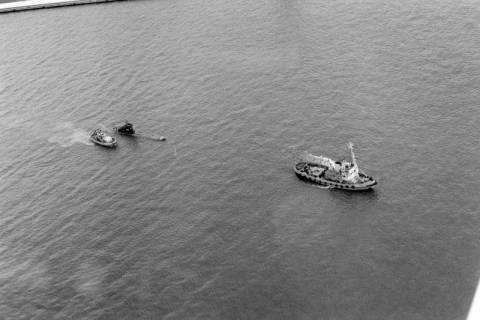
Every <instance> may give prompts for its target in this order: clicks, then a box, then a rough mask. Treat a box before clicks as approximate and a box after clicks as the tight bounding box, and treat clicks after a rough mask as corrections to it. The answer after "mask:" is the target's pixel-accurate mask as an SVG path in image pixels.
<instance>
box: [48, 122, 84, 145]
mask: <svg viewBox="0 0 480 320" xmlns="http://www.w3.org/2000/svg"><path fill="white" fill-rule="evenodd" d="M49 135H50V137H49V138H48V142H50V143H58V144H59V145H60V146H61V147H63V148H68V147H70V146H72V145H74V144H76V143H80V144H84V145H87V146H91V145H93V143H92V142H91V141H90V134H89V132H88V131H87V130H84V129H79V128H75V127H74V125H73V123H72V122H62V123H58V124H56V125H54V126H52V127H51V131H50V132H49Z"/></svg>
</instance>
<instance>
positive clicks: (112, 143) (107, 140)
mask: <svg viewBox="0 0 480 320" xmlns="http://www.w3.org/2000/svg"><path fill="white" fill-rule="evenodd" d="M90 140H92V142H94V143H96V144H98V145H101V146H104V147H109V148H115V147H116V146H117V140H116V139H115V138H114V137H112V136H109V135H108V134H106V133H105V132H103V131H102V130H100V129H95V130H93V132H92V134H91V135H90Z"/></svg>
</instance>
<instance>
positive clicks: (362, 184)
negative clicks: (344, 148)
mask: <svg viewBox="0 0 480 320" xmlns="http://www.w3.org/2000/svg"><path fill="white" fill-rule="evenodd" d="M349 149H350V154H351V157H352V162H349V161H346V160H343V161H341V162H340V161H334V160H332V159H329V158H327V157H322V156H314V155H312V154H307V155H306V157H305V158H306V159H305V161H302V162H298V163H297V164H295V166H294V167H293V170H294V171H295V174H296V175H297V176H298V177H299V178H300V179H302V180H306V181H309V182H313V183H315V184H318V185H321V186H325V187H330V188H335V189H343V190H351V191H360V190H368V189H371V188H372V187H373V186H375V185H376V184H377V181H376V180H375V179H374V178H372V177H370V176H368V175H366V174H365V173H363V172H362V171H360V170H359V169H358V165H357V162H356V160H355V155H354V153H353V145H352V144H351V143H350V144H349Z"/></svg>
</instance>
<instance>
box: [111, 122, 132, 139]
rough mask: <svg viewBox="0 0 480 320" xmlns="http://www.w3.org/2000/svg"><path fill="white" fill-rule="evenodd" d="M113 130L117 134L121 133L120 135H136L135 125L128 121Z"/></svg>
mask: <svg viewBox="0 0 480 320" xmlns="http://www.w3.org/2000/svg"><path fill="white" fill-rule="evenodd" d="M113 130H114V131H115V132H118V133H120V134H125V135H129V136H131V135H134V134H135V129H133V124H131V123H130V122H128V121H125V123H124V124H121V125H118V126H115V127H113Z"/></svg>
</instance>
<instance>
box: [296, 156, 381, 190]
mask: <svg viewBox="0 0 480 320" xmlns="http://www.w3.org/2000/svg"><path fill="white" fill-rule="evenodd" d="M305 166H310V167H314V168H318V169H319V170H320V171H322V169H323V170H324V168H321V167H320V166H315V165H314V166H311V165H309V164H307V163H306V162H299V163H297V164H296V165H295V166H294V167H293V170H294V171H295V174H296V175H297V177H299V178H300V179H302V180H305V181H308V182H311V183H314V184H318V185H321V186H325V187H330V188H335V189H342V190H349V191H362V190H369V189H371V188H373V186H375V185H376V184H377V181H375V180H374V179H373V178H370V179H368V180H367V181H366V182H361V183H346V182H339V181H332V180H328V179H325V177H323V176H322V175H323V172H321V174H319V175H312V174H309V173H307V172H305V171H304V170H303V168H305ZM362 176H363V177H365V178H369V177H367V176H365V175H362Z"/></svg>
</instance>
